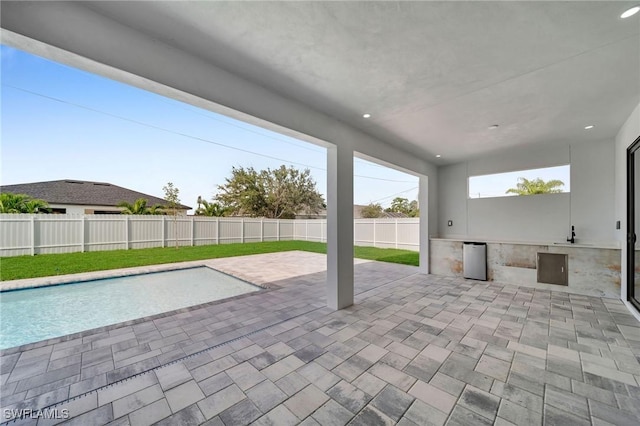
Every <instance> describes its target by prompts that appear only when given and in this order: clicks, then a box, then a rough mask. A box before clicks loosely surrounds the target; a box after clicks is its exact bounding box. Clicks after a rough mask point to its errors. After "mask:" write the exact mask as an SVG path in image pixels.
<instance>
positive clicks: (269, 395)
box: [246, 380, 288, 413]
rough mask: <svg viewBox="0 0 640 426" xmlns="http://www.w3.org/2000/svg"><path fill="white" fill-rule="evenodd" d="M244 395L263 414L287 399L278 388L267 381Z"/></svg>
mask: <svg viewBox="0 0 640 426" xmlns="http://www.w3.org/2000/svg"><path fill="white" fill-rule="evenodd" d="M246 394H247V396H248V397H249V399H251V401H253V403H254V404H255V405H256V407H258V408H259V409H260V411H262V412H263V413H267V412H269V411H271V410H272V409H273V408H275V407H276V406H277V405H278V404H281V403H282V402H283V401H284V400H286V399H287V398H288V396H287V395H286V394H285V393H284V392H282V391H281V390H280V388H279V387H277V386H276V385H274V384H273V383H272V382H271V381H269V380H265V381H263V382H262V383H259V384H257V385H256V386H254V387H252V388H251V389H249V390H248V391H246Z"/></svg>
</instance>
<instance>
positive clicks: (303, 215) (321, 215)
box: [296, 209, 327, 219]
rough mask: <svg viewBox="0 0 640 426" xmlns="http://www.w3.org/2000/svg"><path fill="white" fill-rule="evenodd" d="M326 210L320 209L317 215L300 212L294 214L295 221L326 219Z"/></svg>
mask: <svg viewBox="0 0 640 426" xmlns="http://www.w3.org/2000/svg"><path fill="white" fill-rule="evenodd" d="M326 218H327V209H322V210H320V211H318V213H306V212H300V213H298V214H296V219H326Z"/></svg>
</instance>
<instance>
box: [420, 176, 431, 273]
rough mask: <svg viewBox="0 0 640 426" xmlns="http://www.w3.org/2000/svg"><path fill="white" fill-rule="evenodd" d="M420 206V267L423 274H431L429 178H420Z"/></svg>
mask: <svg viewBox="0 0 640 426" xmlns="http://www.w3.org/2000/svg"><path fill="white" fill-rule="evenodd" d="M419 186H420V188H419V189H418V206H420V231H419V232H420V266H419V270H420V272H421V273H423V274H428V273H429V178H428V177H427V176H420V180H419Z"/></svg>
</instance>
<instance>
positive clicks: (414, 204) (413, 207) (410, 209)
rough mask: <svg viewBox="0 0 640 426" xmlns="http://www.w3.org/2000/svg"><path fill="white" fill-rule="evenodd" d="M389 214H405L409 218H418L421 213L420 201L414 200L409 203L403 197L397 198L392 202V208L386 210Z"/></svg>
mask: <svg viewBox="0 0 640 426" xmlns="http://www.w3.org/2000/svg"><path fill="white" fill-rule="evenodd" d="M386 211H388V212H393V213H403V214H406V215H407V216H409V217H418V216H419V215H420V211H419V210H418V201H417V200H413V201H411V202H409V200H408V199H406V198H402V197H396V198H394V199H393V201H392V202H391V207H389V208H388V209H386Z"/></svg>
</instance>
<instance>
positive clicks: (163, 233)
mask: <svg viewBox="0 0 640 426" xmlns="http://www.w3.org/2000/svg"><path fill="white" fill-rule="evenodd" d="M160 218H161V219H162V247H164V244H165V240H166V239H167V236H166V235H165V233H166V231H165V227H166V223H165V222H166V221H165V215H162V216H160Z"/></svg>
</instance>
